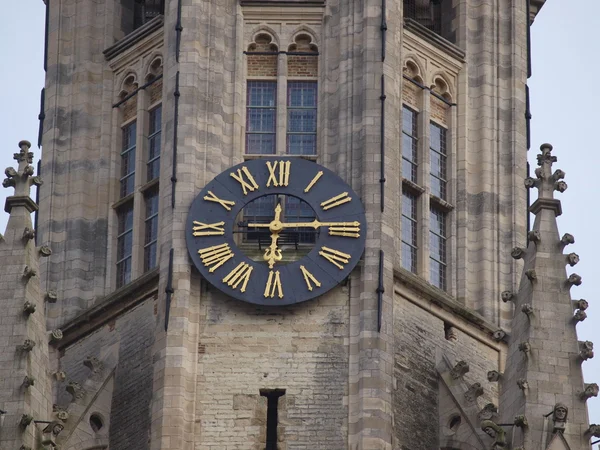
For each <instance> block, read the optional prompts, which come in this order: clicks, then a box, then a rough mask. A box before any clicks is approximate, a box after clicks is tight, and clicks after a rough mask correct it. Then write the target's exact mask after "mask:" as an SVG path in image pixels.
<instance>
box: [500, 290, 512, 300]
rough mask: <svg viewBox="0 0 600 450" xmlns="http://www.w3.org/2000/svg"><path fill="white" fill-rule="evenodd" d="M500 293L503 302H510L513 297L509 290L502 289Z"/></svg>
mask: <svg viewBox="0 0 600 450" xmlns="http://www.w3.org/2000/svg"><path fill="white" fill-rule="evenodd" d="M500 295H501V297H502V301H503V302H504V303H506V302H510V301H511V300H512V299H513V293H512V292H511V291H502V294H500Z"/></svg>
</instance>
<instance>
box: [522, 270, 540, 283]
mask: <svg viewBox="0 0 600 450" xmlns="http://www.w3.org/2000/svg"><path fill="white" fill-rule="evenodd" d="M525 276H526V277H527V278H528V279H529V281H534V280H537V273H536V272H535V269H528V270H526V271H525Z"/></svg>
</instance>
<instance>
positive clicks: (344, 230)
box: [329, 227, 360, 238]
mask: <svg viewBox="0 0 600 450" xmlns="http://www.w3.org/2000/svg"><path fill="white" fill-rule="evenodd" d="M359 231H360V227H329V235H330V236H343V237H353V238H357V237H360V234H359Z"/></svg>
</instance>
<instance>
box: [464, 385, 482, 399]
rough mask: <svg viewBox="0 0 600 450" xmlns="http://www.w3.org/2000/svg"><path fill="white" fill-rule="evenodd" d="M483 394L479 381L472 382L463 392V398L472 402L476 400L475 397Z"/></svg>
mask: <svg viewBox="0 0 600 450" xmlns="http://www.w3.org/2000/svg"><path fill="white" fill-rule="evenodd" d="M482 395H483V387H482V386H481V384H480V383H473V384H472V385H471V386H470V387H469V389H468V390H467V392H465V400H466V401H467V403H474V402H475V400H477V397H481V396H482Z"/></svg>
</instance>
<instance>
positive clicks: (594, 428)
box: [586, 424, 600, 438]
mask: <svg viewBox="0 0 600 450" xmlns="http://www.w3.org/2000/svg"><path fill="white" fill-rule="evenodd" d="M586 434H591V435H592V437H595V438H600V425H596V424H592V425H590V427H589V428H588V429H587V431H586Z"/></svg>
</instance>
